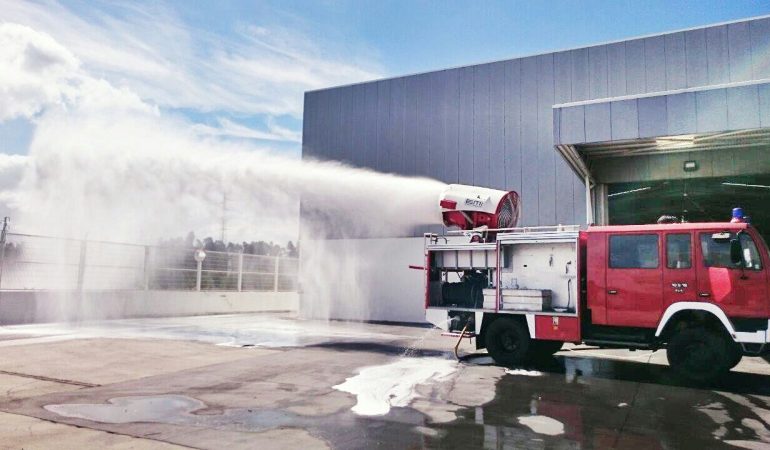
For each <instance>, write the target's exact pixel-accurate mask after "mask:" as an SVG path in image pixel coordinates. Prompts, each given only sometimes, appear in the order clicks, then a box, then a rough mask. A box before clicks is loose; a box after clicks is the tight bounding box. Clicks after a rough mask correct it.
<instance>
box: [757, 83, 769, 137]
mask: <svg viewBox="0 0 770 450" xmlns="http://www.w3.org/2000/svg"><path fill="white" fill-rule="evenodd" d="M757 90H758V91H759V124H760V125H761V126H762V127H770V84H760V85H759V86H757Z"/></svg>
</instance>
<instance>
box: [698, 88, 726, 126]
mask: <svg viewBox="0 0 770 450" xmlns="http://www.w3.org/2000/svg"><path fill="white" fill-rule="evenodd" d="M695 117H696V121H697V125H696V130H697V131H698V133H705V132H711V131H722V130H726V129H727V94H726V92H725V90H724V89H713V90H709V91H700V92H696V93H695Z"/></svg>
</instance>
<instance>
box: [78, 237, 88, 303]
mask: <svg viewBox="0 0 770 450" xmlns="http://www.w3.org/2000/svg"><path fill="white" fill-rule="evenodd" d="M87 245H88V241H86V240H82V241H80V261H78V287H77V289H78V292H83V281H84V279H85V276H86V247H87Z"/></svg>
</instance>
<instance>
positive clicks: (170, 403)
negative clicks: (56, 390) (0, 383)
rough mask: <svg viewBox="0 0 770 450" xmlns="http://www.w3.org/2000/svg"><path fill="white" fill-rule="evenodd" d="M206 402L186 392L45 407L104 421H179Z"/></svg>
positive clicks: (63, 413)
mask: <svg viewBox="0 0 770 450" xmlns="http://www.w3.org/2000/svg"><path fill="white" fill-rule="evenodd" d="M205 407H206V404H205V403H203V402H202V401H200V400H196V399H194V398H190V397H186V396H183V395H162V396H153V397H150V396H148V397H117V398H113V399H110V400H109V402H108V403H107V404H102V405H99V404H64V405H46V406H45V409H47V410H48V411H51V412H52V413H56V414H58V415H60V416H64V417H73V418H77V419H85V420H90V421H92V422H101V423H131V422H166V421H168V420H172V421H174V422H175V423H177V422H178V420H177V419H178V418H182V417H185V416H187V415H190V414H191V413H192V412H193V411H197V410H199V409H203V408H205Z"/></svg>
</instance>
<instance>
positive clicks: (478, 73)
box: [473, 64, 490, 186]
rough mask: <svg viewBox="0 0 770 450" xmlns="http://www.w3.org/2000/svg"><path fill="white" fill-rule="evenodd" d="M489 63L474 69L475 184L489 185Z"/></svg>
mask: <svg viewBox="0 0 770 450" xmlns="http://www.w3.org/2000/svg"><path fill="white" fill-rule="evenodd" d="M489 71H490V69H489V65H488V64H484V65H481V66H475V67H474V70H473V184H474V185H478V186H489Z"/></svg>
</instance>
